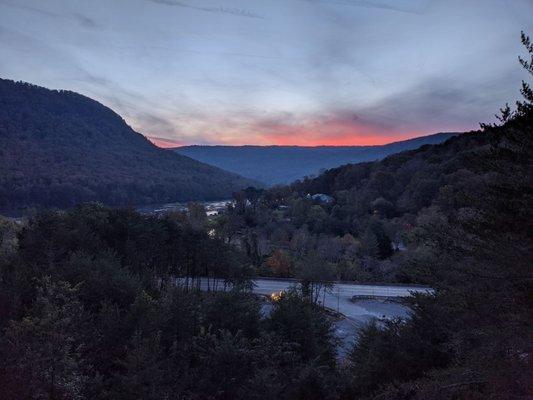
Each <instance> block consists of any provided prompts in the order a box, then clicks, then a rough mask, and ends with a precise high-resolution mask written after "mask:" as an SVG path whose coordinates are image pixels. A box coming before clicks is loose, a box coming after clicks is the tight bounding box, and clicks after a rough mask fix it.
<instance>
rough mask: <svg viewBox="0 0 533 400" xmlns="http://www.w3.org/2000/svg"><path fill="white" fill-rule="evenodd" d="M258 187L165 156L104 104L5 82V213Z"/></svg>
mask: <svg viewBox="0 0 533 400" xmlns="http://www.w3.org/2000/svg"><path fill="white" fill-rule="evenodd" d="M254 184H255V182H253V181H251V180H248V179H245V178H243V177H241V176H238V175H237V174H234V173H231V172H227V171H223V170H221V169H220V168H217V167H213V166H210V165H206V164H204V163H201V162H199V161H196V160H193V159H192V158H190V157H187V156H181V155H179V154H174V153H172V152H168V151H165V150H163V149H160V148H158V147H156V146H155V145H153V144H152V143H151V142H150V141H149V140H148V139H146V138H145V137H144V136H143V135H142V134H140V133H138V132H136V131H134V130H133V129H132V128H131V127H130V126H129V125H128V124H127V123H126V121H125V120H124V119H123V118H122V117H121V116H120V115H118V114H117V113H115V112H114V111H113V110H111V109H110V108H108V107H106V106H105V105H103V104H101V103H99V102H97V101H95V100H93V99H91V98H89V97H87V96H84V95H81V94H79V93H76V92H73V91H69V90H50V89H47V88H44V87H41V86H37V85H33V84H30V83H26V82H15V81H12V80H7V79H0V209H1V210H15V209H21V208H24V207H34V206H36V207H69V206H73V205H75V204H77V203H79V202H86V201H99V202H102V203H105V204H108V205H113V206H115V205H116V206H129V205H140V204H150V203H158V202H170V201H190V200H217V199H220V198H225V197H229V196H231V194H232V193H233V192H234V191H237V190H240V189H242V188H244V187H246V186H250V185H254Z"/></svg>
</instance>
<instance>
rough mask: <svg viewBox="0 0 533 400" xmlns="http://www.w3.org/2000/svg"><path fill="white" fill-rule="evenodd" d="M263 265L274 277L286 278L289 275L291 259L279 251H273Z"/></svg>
mask: <svg viewBox="0 0 533 400" xmlns="http://www.w3.org/2000/svg"><path fill="white" fill-rule="evenodd" d="M265 264H266V265H267V267H268V268H269V269H270V270H271V271H272V273H273V274H274V275H275V276H283V277H287V276H290V275H291V259H290V257H289V255H288V254H287V253H286V252H285V251H283V250H281V249H277V250H275V251H274V253H273V254H272V255H271V256H270V257H268V258H267V259H266V261H265Z"/></svg>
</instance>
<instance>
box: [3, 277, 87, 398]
mask: <svg viewBox="0 0 533 400" xmlns="http://www.w3.org/2000/svg"><path fill="white" fill-rule="evenodd" d="M76 292H77V289H76V288H74V287H71V286H70V285H68V284H67V283H65V282H57V283H56V282H52V281H51V280H50V278H45V279H43V280H42V281H41V284H40V287H39V291H38V296H37V299H36V301H35V304H34V305H33V307H32V308H31V310H30V312H29V313H28V314H27V315H26V316H25V317H24V318H23V319H22V320H19V321H12V322H11V324H10V325H9V326H8V328H7V330H6V333H5V336H4V337H3V340H2V342H3V345H2V346H1V348H3V351H1V353H3V354H1V357H0V359H2V360H3V361H0V386H1V387H2V388H3V389H2V393H3V396H4V397H3V398H4V399H6V400H8V399H13V400H15V399H19V398H27V399H50V400H58V399H65V400H66V399H69V400H70V399H82V398H84V394H83V393H84V389H85V384H86V382H87V378H88V377H87V373H88V368H89V367H88V366H85V365H84V364H83V360H82V359H81V353H80V351H81V348H82V346H83V343H80V342H79V336H80V332H79V330H80V329H82V326H83V322H82V321H83V318H84V311H83V307H82V306H81V304H80V303H79V301H78V300H77V298H76Z"/></svg>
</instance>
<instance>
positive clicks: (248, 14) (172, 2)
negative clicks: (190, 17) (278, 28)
mask: <svg viewBox="0 0 533 400" xmlns="http://www.w3.org/2000/svg"><path fill="white" fill-rule="evenodd" d="M147 1H151V2H153V3H158V4H164V5H167V6H175V7H183V8H190V9H193V10H198V11H205V12H210V13H219V14H229V15H234V16H236V17H245V18H257V19H264V18H265V17H264V16H262V15H259V14H257V13H255V12H253V11H250V10H245V9H242V8H236V7H223V6H219V7H202V6H195V5H192V4H188V3H184V2H181V1H176V0H147Z"/></svg>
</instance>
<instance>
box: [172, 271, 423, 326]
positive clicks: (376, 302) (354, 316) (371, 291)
mask: <svg viewBox="0 0 533 400" xmlns="http://www.w3.org/2000/svg"><path fill="white" fill-rule="evenodd" d="M178 281H179V280H178ZM253 283H254V288H253V292H254V293H256V294H262V295H266V296H270V295H271V294H273V293H276V292H280V291H284V290H287V289H289V288H290V287H291V286H294V285H296V284H297V282H296V281H294V280H283V279H256V280H254V281H253ZM209 286H210V288H211V289H212V288H213V281H211V282H210V285H209ZM217 286H218V290H224V285H223V284H222V283H221V282H219V283H218V284H217ZM207 287H208V286H207V280H205V279H203V280H202V282H201V288H202V289H203V290H207ZM428 290H429V289H427V288H422V287H417V286H394V285H359V284H352V283H337V284H335V285H333V287H332V289H330V290H328V291H327V293H326V296H325V301H324V306H325V307H328V308H330V309H332V310H335V311H338V312H340V313H341V314H344V315H345V316H346V317H347V318H349V319H351V320H352V321H353V322H355V323H365V322H368V321H369V320H370V319H372V318H379V319H392V318H396V317H405V316H407V315H408V313H409V310H408V308H407V307H405V306H403V305H401V304H398V303H394V302H390V301H386V300H384V298H401V297H408V296H410V295H411V294H412V293H413V292H427V291H428ZM354 296H368V297H376V298H378V299H366V300H357V301H355V302H353V301H352V298H353V297H354ZM321 297H322V296H321ZM379 298H382V299H379ZM321 300H322V299H321Z"/></svg>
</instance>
